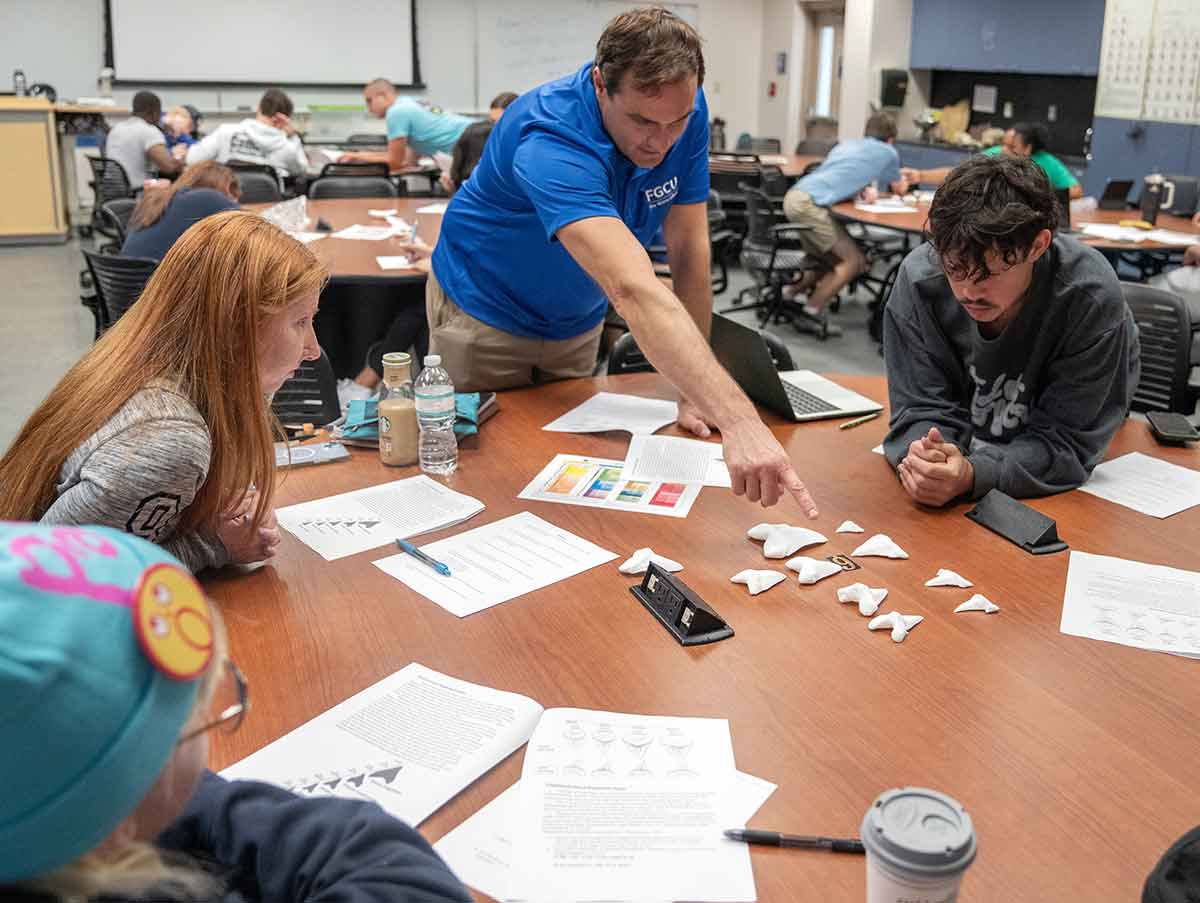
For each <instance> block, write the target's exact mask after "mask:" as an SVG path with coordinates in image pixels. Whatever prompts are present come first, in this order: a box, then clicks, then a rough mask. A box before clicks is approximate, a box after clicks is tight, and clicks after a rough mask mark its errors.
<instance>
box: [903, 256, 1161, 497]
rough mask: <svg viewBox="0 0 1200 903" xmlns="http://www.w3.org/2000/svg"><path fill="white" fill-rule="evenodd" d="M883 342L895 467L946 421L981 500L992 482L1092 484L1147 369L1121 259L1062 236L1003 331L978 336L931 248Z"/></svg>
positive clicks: (909, 264)
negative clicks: (1115, 261) (1115, 262)
mask: <svg viewBox="0 0 1200 903" xmlns="http://www.w3.org/2000/svg"><path fill="white" fill-rule="evenodd" d="M883 348H884V353H885V357H886V358H887V376H888V395H889V396H890V401H891V407H892V413H891V423H890V426H891V430H890V431H889V432H888V435H887V438H886V439H885V440H884V443H883V448H884V453H885V454H886V455H887V459H888V461H889V462H890V463H891V465H892V466H893V467H895V466H897V465H898V464H899V463H900V461H901V460H903V459H904V456H905V455H906V454H907V453H908V447H909V445H910V444H911V443H912V442H913V441H915V440H917V439H919V438H921V437H922V436H924V435H925V434H926V433H927V432H928V431H929V428H930V427H932V426H936V427H938V429H939V430H940V431H941V433H942V435H943V437H945V439H946V441H948V442H953V443H954V444H956V445H957V446H959V448H961V449H962V450H963V452H964V454H967V457H968V460H970V462H971V464H972V465H973V467H974V469H975V488H974V491H973V492H972V493H971V495H972V497H973V498H980V497H981V496H983V495H985V494H986V493H987V491H988V490H989V489H992V488H993V487H995V488H998V489H1000V490H1001V491H1002V492H1006V493H1008V494H1009V495H1011V496H1015V497H1018V498H1020V497H1027V496H1038V495H1049V494H1051V493H1054V492H1063V491H1065V490H1067V489H1074V488H1075V487H1076V486H1079V485H1080V484H1081V483H1083V482H1084V481H1085V480H1086V479H1087V478H1088V476H1089V475H1090V474H1091V472H1092V468H1094V467H1095V466H1096V465H1097V464H1098V463H1100V461H1101V459H1102V458H1103V457H1104V451H1105V449H1107V448H1108V443H1109V442H1110V441H1111V440H1112V437H1113V434H1114V433H1115V432H1116V431H1117V429H1118V428H1119V427H1120V426H1121V424H1122V423H1123V422H1124V421H1125V416H1126V415H1127V414H1128V412H1129V404H1130V402H1131V401H1132V399H1133V392H1134V389H1136V388H1137V382H1138V375H1139V372H1140V348H1139V346H1138V335H1137V326H1136V325H1135V323H1134V321H1133V316H1132V315H1131V314H1130V312H1129V308H1128V307H1126V305H1125V300H1124V298H1123V297H1122V295H1121V285H1120V283H1119V282H1118V281H1117V277H1116V274H1115V273H1114V272H1113V269H1112V267H1111V266H1110V265H1109V264H1108V261H1106V260H1105V259H1104V258H1103V257H1102V256H1100V254H1099V253H1098V252H1097V251H1095V250H1094V249H1092V248H1088V247H1085V246H1084V245H1081V244H1080V243H1079V242H1077V241H1075V240H1074V239H1072V238H1069V237H1066V236H1061V235H1060V236H1057V237H1056V238H1055V239H1054V241H1053V242H1052V243H1051V245H1050V248H1049V250H1048V251H1047V252H1046V254H1044V255H1043V256H1042V258H1041V259H1040V260H1039V261H1038V262H1037V263H1036V264H1035V265H1034V271H1033V280H1032V282H1031V283H1030V286H1029V289H1028V290H1027V292H1026V296H1025V301H1024V302H1023V304H1022V306H1021V309H1020V310H1019V311H1018V312H1017V315H1016V317H1015V318H1014V319H1013V321H1012V322H1011V323H1009V325H1008V326H1007V327H1006V328H1005V330H1004V332H1003V333H1001V334H1000V335H999V336H997V337H996V338H994V339H986V338H984V337H983V336H981V335H980V334H979V327H978V326H977V325H976V323H975V321H974V320H972V319H971V317H970V316H969V315H968V314H967V312H966V311H965V310H964V309H963V307H962V305H961V304H959V303H958V301H957V300H956V299H955V297H954V293H953V292H952V291H951V290H950V283H949V281H948V280H947V279H946V276H945V274H944V273H943V272H942V267H941V264H940V263H939V262H938V259H937V255H936V253H934V250H933V248H932V247H931V246H930V245H929V244H924V245H921V246H920V247H919V248H917V249H916V250H915V251H913V252H912V253H911V254H909V255H908V257H906V258H905V260H904V263H903V264H902V265H901V267H900V273H899V276H898V278H897V279H896V287H895V288H894V289H893V291H892V294H891V297H890V298H889V299H888V304H887V308H886V309H885V311H884V318H883ZM974 440H983V443H984V444H980V443H978V442H976V441H974ZM973 447H974V448H973Z"/></svg>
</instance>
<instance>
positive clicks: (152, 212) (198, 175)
mask: <svg viewBox="0 0 1200 903" xmlns="http://www.w3.org/2000/svg"><path fill="white" fill-rule="evenodd" d="M241 196H242V189H241V186H240V185H238V178H237V174H236V173H235V172H234V171H233V170H232V169H230V168H229V167H228V166H222V165H221V164H220V163H213V162H212V161H211V160H210V161H208V162H207V163H198V164H196V165H195V166H189V167H188V168H187V169H185V170H184V171H183V175H181V176H180V177H179V178H178V179H176V180H175V181H174V182H171V183H169V184H168V185H167V186H163V187H157V188H147V189H146V190H145V192H143V194H142V196H141V199H140V200H139V201H138V203H137V206H136V207H134V208H133V213H132V215H130V217H129V229H128V232H127V234H126V236H125V244H123V245H121V256H122V257H152V258H154V259H155V260H162V259H163V257H164V256H166V253H167V251H169V250H171V246H172V245H173V244H175V242H176V240H177V239H178V238H179V236H181V235H182V234H183V233H184V232H186V231H187V230H188V229H189V228H191V227H192V226H193V225H195V224H196V223H198V222H199V221H200V220H202V219H204V217H206V216H212V215H213V214H214V213H224V212H225V211H226V210H237V209H238V199H239V198H240V197H241Z"/></svg>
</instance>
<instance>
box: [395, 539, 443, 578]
mask: <svg viewBox="0 0 1200 903" xmlns="http://www.w3.org/2000/svg"><path fill="white" fill-rule="evenodd" d="M396 545H398V546H399V547H400V548H401V549H403V550H404V551H405V552H407V553H408V554H409V555H411V556H412V557H413V558H415V559H417V561H423V562H425V563H426V564H427V565H429V566H430V567H431V568H433V569H434V570H435V571H437V572H438V573H439V574H441V575H442V576H443V577H449V576H450V568H448V567H446V565H444V564H442V563H441V562H440V561H438V560H437V559H436V558H430V557H429V556H428V555H426V554H425V553H424V552H422V551H421V550H420V549H418V548H417V547H416V546H414V545H413V544H412V543H411V542H405V541H404V540H403V539H397V540H396Z"/></svg>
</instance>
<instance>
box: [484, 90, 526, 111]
mask: <svg viewBox="0 0 1200 903" xmlns="http://www.w3.org/2000/svg"><path fill="white" fill-rule="evenodd" d="M519 96H520V95H519V94H517V93H516V92H515V91H501V92H500V93H499V94H497V95H496V96H495V97H493V98H492V102H491V103H490V104H489V105H488V109H489V110H507V109H508V107H509V105H510V104H511V103H512V102H513V101H514V100H516V99H517V98H518V97H519Z"/></svg>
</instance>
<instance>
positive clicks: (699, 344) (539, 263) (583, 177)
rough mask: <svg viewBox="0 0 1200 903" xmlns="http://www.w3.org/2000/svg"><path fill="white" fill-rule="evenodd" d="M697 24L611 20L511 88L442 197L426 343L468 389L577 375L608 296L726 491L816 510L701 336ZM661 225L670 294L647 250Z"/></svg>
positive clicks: (704, 173) (702, 170) (706, 317)
mask: <svg viewBox="0 0 1200 903" xmlns="http://www.w3.org/2000/svg"><path fill="white" fill-rule="evenodd" d="M703 80H704V58H703V55H702V54H701V51H700V38H699V36H698V35H697V34H696V32H695V30H694V29H693V28H692V27H691V26H689V25H687V24H686V23H685V22H683V21H682V20H680V19H679V18H678V17H676V16H675V15H674V14H672V13H670V12H667V11H665V10H662V9H639V10H634V11H631V12H628V13H624V14H622V15H620V16H617V17H616V18H615V19H613V20H612V22H610V23H609V24H608V26H607V27H606V28H605V30H604V34H603V35H602V36H601V37H600V41H599V42H598V43H597V45H596V59H595V61H594V62H593V63H588V64H587V65H585V66H583V67H582V68H581V69H580V70H579V71H578V72H576V73H574V74H572V75H568V76H566V77H564V78H561V79H558V80H557V81H553V82H549V83H548V84H545V85H542V86H541V87H540V88H536V89H534V90H532V91H529V92H528V93H526V94H524V95H522V96H521V97H520V98H519V99H518V100H517V101H515V102H514V103H513V104H512V105H511V106H510V107H509V108H508V109H507V111H506V112H505V114H504V116H503V117H502V118H501V119H500V121H499V122H498V123H497V124H496V128H495V130H494V131H493V132H492V135H491V137H490V138H489V139H488V142H487V146H486V148H485V149H484V154H483V159H482V160H481V161H480V163H479V166H478V167H477V168H476V169H475V171H474V173H473V174H472V176H471V178H470V180H469V181H467V183H466V184H465V185H464V186H463V187H462V189H461V190H460V191H459V192H458V193H457V194H456V195H455V196H454V199H453V200H452V201H451V202H450V206H449V209H448V210H447V211H446V215H445V218H444V220H443V222H442V228H441V235H440V237H439V239H438V243H437V246H436V248H435V250H434V253H433V272H432V274H431V275H430V278H429V282H428V285H427V289H426V310H427V313H428V317H429V328H430V350H431V351H433V352H435V353H437V354H440V355H441V356H442V362H443V365H444V366H445V367H446V368H447V369H448V370H449V371H450V375H451V377H452V378H453V380H454V384H455V387H456V388H460V389H462V390H465V391H473V390H486V389H503V388H508V387H511V386H520V385H529V384H531V383H535V382H539V381H541V380H543V379H547V378H549V379H555V378H564V377H579V376H588V375H590V374H591V372H592V368H593V366H594V365H595V362H596V353H597V349H598V345H599V341H600V331H601V328H602V323H603V319H604V313H605V310H606V308H607V305H608V304H609V303H610V302H611V303H612V305H613V307H615V308H616V310H617V312H618V313H619V314H621V316H622V317H624V319H625V321H626V322H627V323H628V324H629V328H630V329H631V331H632V332H633V334H634V336H635V337H636V339H637V342H638V345H639V347H640V348H641V349H642V351H643V352H644V353H645V354H646V356H647V357H648V358H649V359H650V361H651V362H652V363H653V364H654V365H655V367H656V368H657V369H658V370H659V372H661V373H662V374H663V375H664V376H666V377H667V378H668V379H670V380H671V381H672V382H673V383H674V384H675V385H676V387H679V388H680V389H681V393H682V395H683V398H682V399H681V401H680V405H679V424H680V426H682V427H684V428H685V429H688V430H690V431H692V432H693V433H695V434H697V435H699V436H708V435H709V434H710V430H711V429H712V428H717V429H719V430H720V431H721V434H722V439H723V443H724V457H725V463H726V464H727V465H728V467H729V470H730V474H731V476H732V477H733V490H734V492H735V493H737V494H739V495H740V494H743V493H745V494H746V495H747V497H748V498H750V500H751V501H760V500H761V502H762V504H763V505H764V506H766V505H773V504H775V503H776V502H777V501H778V500H779V498H780V496H781V494H782V492H784V491H787V492H789V493H791V495H792V496H794V497H795V498H796V500H797V501H799V502H800V504H801V506H802V507H803V508H804V510H805V511H806V513H808V514H809V516H811V517H815V516H816V506H815V504H814V503H813V501H812V498H811V497H810V496H809V494H808V492H807V491H806V490H805V489H804V484H803V483H801V482H800V479H799V478H798V477H797V476H796V473H795V471H794V470H793V469H792V466H791V463H790V461H789V460H788V457H787V455H786V453H785V452H784V451H783V449H782V447H781V446H780V445H779V443H778V442H777V441H776V440H775V438H774V436H772V435H771V432H770V431H769V430H768V429H767V428H766V427H765V426H764V425H763V423H762V421H761V420H760V419H759V417H758V414H757V413H756V411H755V409H754V406H753V405H752V404H751V403H750V402H749V401H748V400H747V398H746V396H745V395H744V394H742V392H741V390H740V389H739V388H738V387H737V385H736V383H734V382H733V380H732V379H731V378H730V377H729V375H728V374H727V373H726V372H725V371H724V369H722V367H721V366H720V364H718V363H717V361H716V359H715V358H714V357H713V355H712V352H711V351H710V350H709V347H708V341H707V336H708V331H709V325H710V323H711V319H712V288H711V285H710V281H709V279H710V277H709V255H710V250H709V240H708V216H707V210H706V204H707V199H708V107H707V105H706V104H705V100H704V94H703V93H702V92H701V91H700V85H701V83H702V82H703ZM660 226H662V227H663V229H664V234H665V236H666V243H667V248H668V259H669V262H670V265H671V274H672V280H673V284H674V293H673V292H672V291H671V289H668V288H667V287H666V286H665V285H664V284H663V283H662V282H661V281H660V280H659V279H657V278H656V277H655V275H654V269H653V266H652V265H651V262H650V259H649V257H648V256H647V255H646V250H645V245H646V244H648V243H649V242H650V240H651V238H652V237H653V236H654V234H655V232H656V230H657V229H658V228H659V227H660Z"/></svg>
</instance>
